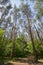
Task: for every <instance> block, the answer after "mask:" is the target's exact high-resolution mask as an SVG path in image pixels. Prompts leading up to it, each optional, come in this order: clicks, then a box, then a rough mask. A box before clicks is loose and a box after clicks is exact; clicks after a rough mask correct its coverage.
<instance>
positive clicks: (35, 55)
mask: <svg viewBox="0 0 43 65" xmlns="http://www.w3.org/2000/svg"><path fill="white" fill-rule="evenodd" d="M27 20H28V25H29V32H30V37H31V41H32V47H33V53H34V61H35V62H37V61H38V54H37V51H36V49H35V45H34V39H33V34H32V30H31V25H30V21H29V19H28V17H27Z"/></svg>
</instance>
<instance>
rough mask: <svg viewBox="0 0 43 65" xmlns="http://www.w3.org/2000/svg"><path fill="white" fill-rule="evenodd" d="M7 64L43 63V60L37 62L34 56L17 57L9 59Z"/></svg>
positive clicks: (39, 64) (27, 64) (33, 64)
mask: <svg viewBox="0 0 43 65" xmlns="http://www.w3.org/2000/svg"><path fill="white" fill-rule="evenodd" d="M5 65H43V60H38V62H37V63H35V62H34V61H33V59H32V58H16V61H9V62H8V63H6V64H5Z"/></svg>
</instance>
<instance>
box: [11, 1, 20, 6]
mask: <svg viewBox="0 0 43 65" xmlns="http://www.w3.org/2000/svg"><path fill="white" fill-rule="evenodd" d="M10 1H11V4H12V6H14V4H17V6H19V4H20V0H10Z"/></svg>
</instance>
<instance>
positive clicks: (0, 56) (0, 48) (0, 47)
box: [0, 29, 5, 63]
mask: <svg viewBox="0 0 43 65" xmlns="http://www.w3.org/2000/svg"><path fill="white" fill-rule="evenodd" d="M4 32H5V30H2V29H0V63H3V62H4V50H5V47H4V38H3V34H4ZM1 61H2V62H1Z"/></svg>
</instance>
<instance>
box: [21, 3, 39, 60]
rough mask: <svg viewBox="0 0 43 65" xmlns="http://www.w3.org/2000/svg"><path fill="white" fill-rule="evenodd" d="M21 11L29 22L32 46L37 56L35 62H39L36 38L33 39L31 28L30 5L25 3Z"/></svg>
mask: <svg viewBox="0 0 43 65" xmlns="http://www.w3.org/2000/svg"><path fill="white" fill-rule="evenodd" d="M21 10H22V13H23V15H24V16H25V17H26V18H27V22H28V31H29V34H30V38H31V41H32V46H33V52H34V56H35V61H37V60H38V55H37V51H36V49H35V45H34V38H33V33H32V28H31V19H30V18H31V13H32V12H31V9H30V7H29V5H28V3H27V2H26V4H25V3H22V6H21Z"/></svg>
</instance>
